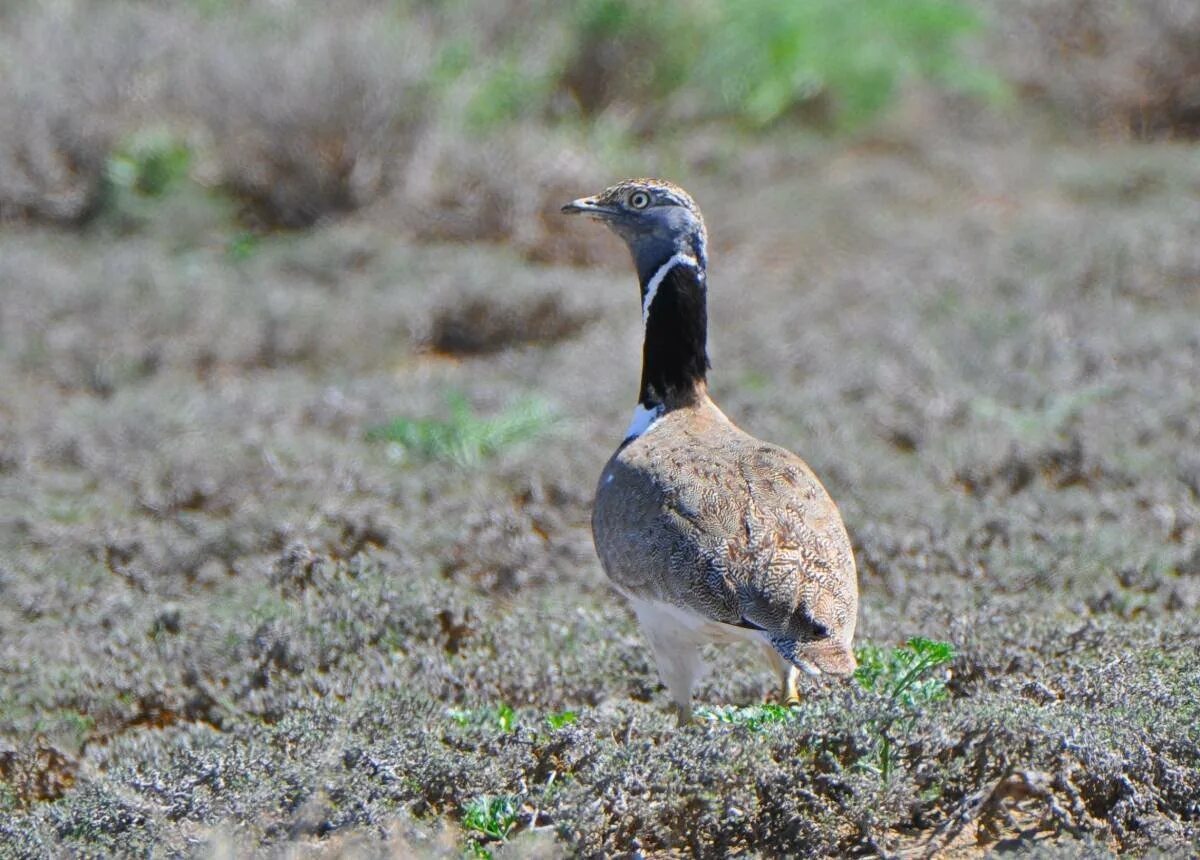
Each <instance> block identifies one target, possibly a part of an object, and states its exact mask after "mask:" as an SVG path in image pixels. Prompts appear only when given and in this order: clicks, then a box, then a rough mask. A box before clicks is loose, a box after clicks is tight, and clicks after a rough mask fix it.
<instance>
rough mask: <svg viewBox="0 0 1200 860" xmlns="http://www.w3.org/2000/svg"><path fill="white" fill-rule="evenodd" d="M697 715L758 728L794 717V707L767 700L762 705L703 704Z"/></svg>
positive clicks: (716, 720)
mask: <svg viewBox="0 0 1200 860" xmlns="http://www.w3.org/2000/svg"><path fill="white" fill-rule="evenodd" d="M696 716H697V717H699V718H701V719H704V720H709V721H711V722H714V723H728V724H730V725H735V726H745V727H746V728H748V729H751V730H757V729H760V728H762V727H763V726H767V725H772V724H775V723H786V722H788V721H790V720H791V719H793V717H794V714H793V713H792V709H791V708H789V707H787V706H786V705H776V704H774V703H771V702H767V703H764V704H761V705H748V706H746V707H738V706H737V705H718V706H715V707H707V706H702V707H699V708H696Z"/></svg>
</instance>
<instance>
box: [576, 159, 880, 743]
mask: <svg viewBox="0 0 1200 860" xmlns="http://www.w3.org/2000/svg"><path fill="white" fill-rule="evenodd" d="M563 208H564V211H568V212H582V213H586V214H591V215H593V216H594V217H596V218H598V219H600V220H602V221H603V222H604V223H605V224H606V225H607V226H609V227H610V228H612V229H613V230H614V232H616V233H617V235H619V236H621V237H622V238H623V239H624V240H625V241H626V244H627V245H628V246H629V248H630V251H631V253H632V255H633V260H634V265H635V267H636V268H637V271H638V279H639V283H640V285H641V293H642V307H643V321H644V325H645V341H644V346H643V356H642V358H643V365H642V380H641V390H640V393H639V402H638V406H637V409H636V410H635V413H634V420H633V421H632V422H631V424H630V428H629V431H628V432H627V433H626V437H625V440H624V441H623V442H622V444H621V446H620V447H619V448H618V449H617V452H616V453H615V454H614V455H613V456H612V458H611V459H610V460H609V462H608V463H607V464H606V466H605V467H604V470H603V472H602V473H601V476H600V482H599V485H598V487H597V491H596V500H595V508H594V513H593V517H592V530H593V535H594V538H595V543H596V550H597V553H598V554H599V556H600V560H601V563H602V564H603V566H604V569H605V572H606V573H607V574H608V576H609V578H610V579H611V580H612V581H613V583H614V584H615V585H616V587H617V588H618V589H619V590H620V591H621V592H622V593H623V594H625V595H626V597H628V598H629V600H630V602H631V604H632V605H633V608H634V610H635V612H636V613H637V615H638V619H639V621H640V623H641V625H642V628H643V630H644V632H645V633H646V636H647V638H648V639H649V641H650V644H651V647H652V648H653V650H654V654H655V660H656V663H657V665H658V668H659V674H660V675H661V677H662V679H663V682H664V683H665V684H666V686H667V688H668V690H669V691H670V694H671V698H672V700H673V702H674V704H675V706H676V708H677V710H678V713H679V716H680V719H681V720H686V719H689V718H690V715H691V696H692V689H693V687H694V685H695V682H696V680H697V679H698V676H699V673H700V669H701V663H700V658H699V650H698V649H699V647H700V646H701V645H702V644H704V643H706V642H722V641H734V640H739V639H740V640H748V641H752V642H756V643H758V644H759V645H761V646H762V647H763V648H764V650H765V652H766V653H767V655H768V657H769V658H770V660H771V662H772V665H773V666H774V667H775V669H776V670H777V671H778V672H779V674H780V678H781V681H782V685H783V696H784V698H785V699H786V700H788V701H796V700H797V699H798V694H797V690H796V680H797V667H798V668H801V669H804V670H806V671H808V672H811V673H814V674H816V673H820V672H826V673H831V674H846V673H848V672H851V671H853V670H854V667H855V661H854V656H853V653H852V651H851V650H850V644H851V639H852V637H853V634H854V625H855V619H856V614H857V609H858V588H857V579H856V574H855V567H854V557H853V554H852V551H851V547H850V541H849V538H848V536H847V534H846V530H845V527H844V526H843V524H842V520H841V517H840V515H839V514H838V510H837V507H836V506H835V505H834V503H833V501H832V500H831V499H830V498H829V495H828V494H827V493H826V491H825V489H824V487H823V486H822V485H821V483H820V481H818V480H817V478H816V476H815V475H813V473H812V471H811V470H810V469H809V468H808V466H807V465H805V463H804V462H803V461H802V460H801V459H800V458H799V457H797V456H796V455H795V454H792V453H790V452H788V451H786V450H784V449H783V448H779V447H777V446H775V445H770V444H767V443H765V442H762V441H760V440H758V439H755V438H754V437H752V436H750V435H749V434H747V433H745V432H743V431H742V430H740V429H739V428H738V427H736V426H735V425H734V424H733V423H732V422H731V421H730V420H729V419H728V418H727V417H726V416H725V414H724V413H722V412H721V410H720V409H719V408H717V406H716V404H714V403H713V402H712V400H711V399H710V398H709V396H708V388H707V384H706V374H707V370H708V357H707V352H706V338H707V312H706V267H707V250H706V246H707V234H706V230H705V226H704V220H703V217H702V216H701V215H700V211H699V209H698V208H697V207H696V204H695V202H694V201H693V200H692V198H691V197H690V196H689V195H688V194H687V193H686V192H685V191H683V189H681V188H679V187H677V186H675V185H671V184H670V183H666V182H662V181H660V180H650V179H636V180H626V181H624V182H621V183H618V184H617V185H614V186H612V187H611V188H608V189H606V190H605V191H603V192H601V193H600V194H598V195H596V196H594V197H591V198H584V199H581V200H576V201H574V202H572V203H570V204H568V205H567V206H565V207H563Z"/></svg>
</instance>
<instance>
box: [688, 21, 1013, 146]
mask: <svg viewBox="0 0 1200 860" xmlns="http://www.w3.org/2000/svg"><path fill="white" fill-rule="evenodd" d="M718 10H719V11H718V12H717V13H716V15H715V16H714V21H715V26H714V27H713V28H712V32H714V33H719V38H713V39H712V40H711V42H710V44H709V46H708V50H707V51H705V52H704V53H703V57H704V59H703V60H702V61H701V63H700V64H699V65H698V68H697V77H698V78H699V80H700V82H701V83H702V84H704V85H705V86H706V87H707V88H708V89H709V90H710V91H711V92H714V93H715V94H717V95H718V96H719V97H720V99H721V100H722V101H723V102H724V104H725V105H726V106H727V107H728V108H730V109H732V110H734V111H735V112H738V113H740V114H741V115H742V116H743V117H744V118H746V119H747V120H749V121H750V122H751V123H753V124H755V125H765V124H767V123H771V122H774V121H775V120H776V119H778V118H779V117H781V116H783V115H784V114H785V113H786V112H787V111H789V110H791V109H792V108H793V107H795V106H797V105H800V104H803V103H805V102H810V101H813V100H815V99H818V98H820V99H822V100H824V101H825V102H827V108H828V114H829V119H831V120H832V121H833V123H834V124H835V125H836V126H840V127H851V126H855V125H858V124H860V123H862V122H864V121H865V120H868V119H870V118H872V117H873V116H875V115H876V114H878V113H879V112H881V111H882V110H883V109H885V108H886V107H887V106H888V105H890V104H891V102H892V100H893V99H894V96H895V94H896V92H897V89H898V86H899V85H900V84H901V83H902V82H903V81H905V80H906V79H910V78H923V79H925V80H927V81H931V82H933V83H935V84H937V85H939V86H942V87H944V88H947V89H953V90H964V91H968V92H972V93H975V94H981V95H985V96H993V95H996V94H997V93H998V91H999V88H1000V84H999V81H998V78H996V77H995V76H994V75H989V74H988V73H986V72H984V71H981V70H980V69H979V67H978V66H977V65H976V64H974V63H972V62H971V61H970V59H969V58H968V57H967V56H966V55H965V54H964V53H963V52H962V50H961V43H962V40H963V38H964V37H965V36H967V35H969V34H971V33H972V32H974V31H975V30H977V29H978V28H979V26H980V20H979V17H978V15H977V13H976V12H975V10H974V9H972V8H971V7H970V6H969V5H968V4H966V3H963V2H960V0H749V2H745V3H738V4H732V3H721V4H718Z"/></svg>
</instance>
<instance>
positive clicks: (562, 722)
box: [546, 711, 579, 729]
mask: <svg viewBox="0 0 1200 860" xmlns="http://www.w3.org/2000/svg"><path fill="white" fill-rule="evenodd" d="M578 719H579V714H577V713H575V712H574V711H561V712H559V713H557V714H547V715H546V725H548V726H549V727H550V728H552V729H561V728H562V727H563V726H569V725H571V724H572V723H574V722H575V721H576V720H578Z"/></svg>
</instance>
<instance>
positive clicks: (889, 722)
mask: <svg viewBox="0 0 1200 860" xmlns="http://www.w3.org/2000/svg"><path fill="white" fill-rule="evenodd" d="M855 656H856V657H857V658H858V668H857V669H855V670H854V680H856V681H857V682H858V683H859V685H860V686H862V687H863V688H864V689H866V690H870V691H871V692H873V693H876V694H877V695H879V696H882V697H883V698H884V699H885V700H886V709H885V710H884V712H883V713H882V715H880V716H879V717H877V718H875V719H873V720H871V721H870V722H869V723H868V729H869V730H870V732H871V734H872V735H873V736H874V738H875V747H874V750H873V753H872V755H871V756H870V757H869V758H868V759H864V760H863V761H861V762H860V763H859V764H860V765H861V766H863V767H867V768H869V769H871V770H874V771H876V772H878V773H879V775H880V776H882V777H883V779H884V780H888V779H890V778H891V775H892V772H893V771H894V770H895V767H896V759H897V754H896V748H895V747H896V737H895V736H896V735H897V734H898V733H899V734H907V733H909V732H910V731H911V730H912V729H913V727H914V726H915V724H916V719H917V716H918V715H919V714H920V713H921V710H922V709H923V708H924V707H925V706H926V705H929V704H932V703H934V702H940V701H942V700H944V699H945V698H946V697H947V696H948V692H947V690H946V679H945V677H937V676H931V675H930V674H929V673H930V672H932V671H934V670H935V669H939V668H941V667H942V666H945V665H947V664H948V663H950V662H951V661H952V660H953V659H954V646H953V645H951V644H950V643H949V642H937V641H934V640H932V639H925V638H922V637H919V636H915V637H913V638H912V639H909V640H908V642H906V643H905V644H904V645H902V646H900V647H898V648H880V647H878V646H875V645H863V646H862V647H860V648H858V649H857V650H856V651H855Z"/></svg>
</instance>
